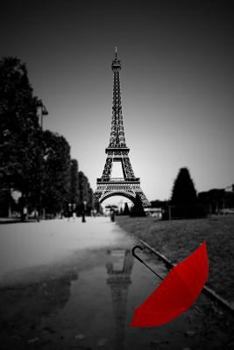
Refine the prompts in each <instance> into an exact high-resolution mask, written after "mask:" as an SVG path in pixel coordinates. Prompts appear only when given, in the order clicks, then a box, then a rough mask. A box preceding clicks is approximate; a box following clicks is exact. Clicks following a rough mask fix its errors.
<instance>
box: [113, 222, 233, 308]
mask: <svg viewBox="0 0 234 350" xmlns="http://www.w3.org/2000/svg"><path fill="white" fill-rule="evenodd" d="M117 223H118V224H119V226H120V227H121V228H122V229H123V230H125V231H126V232H128V233H129V234H131V235H133V236H134V237H136V238H140V239H143V240H145V241H146V242H147V243H149V244H150V245H151V246H153V247H154V248H155V249H157V250H159V251H161V252H162V253H163V254H165V255H166V256H167V257H168V258H169V259H170V260H172V261H173V262H179V261H181V260H182V259H183V258H185V257H186V256H188V255H189V254H190V253H192V252H193V251H194V250H195V249H196V248H197V247H198V246H199V244H200V243H202V242H203V241H204V240H206V242H207V249H208V256H209V280H208V283H207V285H208V286H210V287H211V288H213V289H214V290H215V291H216V292H217V293H219V294H220V295H221V296H223V297H224V298H226V299H227V300H229V301H230V302H233V301H234V216H215V217H210V218H207V219H193V220H171V221H157V220H155V219H154V218H151V217H143V218H130V217H125V216H122V217H121V216H119V217H117Z"/></svg>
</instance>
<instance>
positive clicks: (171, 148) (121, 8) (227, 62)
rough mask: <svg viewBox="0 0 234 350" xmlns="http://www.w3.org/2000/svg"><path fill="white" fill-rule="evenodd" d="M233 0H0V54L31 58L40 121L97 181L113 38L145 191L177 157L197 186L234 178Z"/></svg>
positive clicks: (174, 167)
mask: <svg viewBox="0 0 234 350" xmlns="http://www.w3.org/2000/svg"><path fill="white" fill-rule="evenodd" d="M230 4H231V1H225V0H222V1H216V0H213V1H211V0H210V1H207V0H203V1H199V0H197V1H195V0H191V1H182V0H177V1H173V0H172V1H168V0H162V1H161V0H160V1H159V0H155V1H147V0H143V1H137V0H135V1H126V0H125V1H122V0H119V1H112V0H109V1H102V0H100V1H79V0H53V1H48V0H47V1H44V0H40V1H39V0H30V1H28V0H21V1H20V0H18V1H16V0H15V1H12V0H8V1H4V2H3V3H2V4H1V12H0V42H1V46H0V57H5V56H17V57H19V58H20V59H21V60H22V61H23V62H25V63H26V65H27V69H28V74H29V79H30V82H31V85H32V87H33V89H34V94H35V95H36V96H38V97H39V98H41V99H42V101H43V103H44V104H45V106H46V108H47V110H48V112H49V115H48V116H45V118H44V127H45V128H46V129H50V130H51V131H54V132H58V133H59V134H62V135H64V136H65V137H66V139H67V141H68V142H69V144H70V145H71V155H72V157H73V158H76V159H77V160H78V161H79V168H80V170H82V171H84V173H85V174H86V175H87V176H88V178H89V180H90V183H91V187H92V188H93V189H94V190H95V187H96V178H97V177H100V176H101V174H102V171H103V167H104V164H105V159H106V154H105V147H107V146H108V143H109V135H110V126H111V113H112V86H113V74H112V71H111V61H112V59H113V55H114V47H115V46H117V47H118V54H119V57H120V59H121V62H122V70H121V72H120V82H121V94H122V109H123V118H124V127H125V137H126V143H127V146H128V147H129V148H130V153H129V157H130V160H131V163H132V167H133V170H134V173H135V175H136V177H140V179H141V187H142V189H143V191H144V193H145V194H146V196H147V198H148V199H149V200H154V199H161V200H164V199H168V198H169V197H170V196H171V190H172V186H173V182H174V180H175V178H176V176H177V174H178V171H179V169H180V168H181V167H188V169H189V170H190V174H191V177H192V179H193V181H194V184H195V187H196V190H197V191H198V192H201V191H206V190H209V189H211V188H225V187H227V186H229V185H231V184H232V183H234V152H233V148H234V147H233V146H234V141H233V132H234V118H233V110H234V98H233V91H234V70H233V62H234V45H233V44H234V42H233V41H234V35H233V34H234V33H233V25H234V12H233V10H232V9H231V5H230Z"/></svg>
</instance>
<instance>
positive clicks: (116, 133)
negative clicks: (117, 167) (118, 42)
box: [106, 47, 129, 153]
mask: <svg viewBox="0 0 234 350" xmlns="http://www.w3.org/2000/svg"><path fill="white" fill-rule="evenodd" d="M111 68H112V71H113V75H114V83H113V105H112V121H111V133H110V142H109V146H108V147H107V148H106V153H109V152H110V151H114V150H120V149H121V150H122V151H127V152H129V148H128V147H127V146H126V141H125V134H124V126H123V115H122V104H121V93H120V79H119V72H120V70H121V62H120V59H119V58H118V51H117V47H115V56H114V59H113V60H112V65H111Z"/></svg>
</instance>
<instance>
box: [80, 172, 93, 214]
mask: <svg viewBox="0 0 234 350" xmlns="http://www.w3.org/2000/svg"><path fill="white" fill-rule="evenodd" d="M79 193H80V205H79V207H80V208H79V211H80V212H81V210H82V207H83V205H84V202H85V203H86V213H87V214H90V211H91V209H92V208H93V206H94V202H93V191H92V189H91V187H90V184H89V181H88V178H87V176H85V174H84V173H83V172H82V171H79Z"/></svg>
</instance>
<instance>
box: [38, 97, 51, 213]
mask: <svg viewBox="0 0 234 350" xmlns="http://www.w3.org/2000/svg"><path fill="white" fill-rule="evenodd" d="M37 108H38V109H39V113H40V114H39V117H40V124H41V138H40V143H41V152H43V151H42V150H43V134H42V132H43V117H44V116H45V115H48V114H49V113H48V111H47V109H46V107H45V106H44V104H43V103H42V100H38V102H37ZM42 166H43V165H42V157H40V184H39V186H40V188H39V192H40V193H39V217H40V215H42V217H43V218H45V210H44V209H43V210H42V213H41V209H42V208H41V202H42V200H41V199H42V198H41V192H42Z"/></svg>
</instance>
